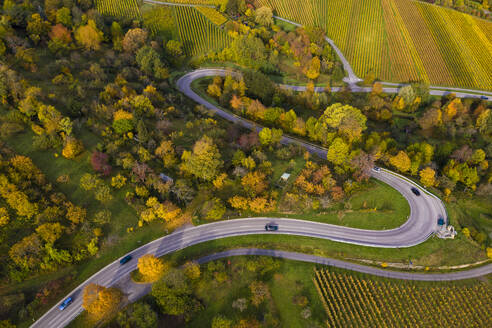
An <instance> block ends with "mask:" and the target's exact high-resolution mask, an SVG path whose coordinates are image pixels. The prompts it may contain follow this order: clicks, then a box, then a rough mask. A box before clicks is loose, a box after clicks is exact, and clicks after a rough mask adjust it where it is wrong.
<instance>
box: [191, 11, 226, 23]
mask: <svg viewBox="0 0 492 328" xmlns="http://www.w3.org/2000/svg"><path fill="white" fill-rule="evenodd" d="M196 9H197V10H198V11H199V12H200V13H202V14H203V15H204V16H205V17H207V18H208V19H209V20H210V21H211V22H212V23H213V24H215V25H219V26H220V25H222V24H224V23H225V22H227V18H226V17H225V16H224V15H222V14H221V13H219V12H218V11H217V10H215V9H214V8H210V7H196Z"/></svg>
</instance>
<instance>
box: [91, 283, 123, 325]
mask: <svg viewBox="0 0 492 328" xmlns="http://www.w3.org/2000/svg"><path fill="white" fill-rule="evenodd" d="M120 301H121V292H120V291H119V290H117V289H115V288H106V287H104V286H100V285H97V284H93V283H91V284H88V285H87V286H86V287H85V288H84V292H83V295H82V306H83V308H84V309H85V310H86V311H87V313H88V314H89V316H90V317H91V319H93V320H94V321H99V320H101V319H103V318H104V317H107V316H108V315H110V314H112V313H114V312H115V311H116V310H117V309H118V306H119V304H120Z"/></svg>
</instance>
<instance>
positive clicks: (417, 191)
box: [412, 187, 420, 196]
mask: <svg viewBox="0 0 492 328" xmlns="http://www.w3.org/2000/svg"><path fill="white" fill-rule="evenodd" d="M412 192H413V193H414V194H415V196H420V191H419V190H418V189H417V188H415V187H412Z"/></svg>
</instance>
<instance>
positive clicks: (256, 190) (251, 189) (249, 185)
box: [241, 171, 268, 196]
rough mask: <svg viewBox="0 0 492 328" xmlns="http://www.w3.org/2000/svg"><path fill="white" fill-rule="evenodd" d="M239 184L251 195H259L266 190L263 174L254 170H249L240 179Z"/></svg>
mask: <svg viewBox="0 0 492 328" xmlns="http://www.w3.org/2000/svg"><path fill="white" fill-rule="evenodd" d="M241 185H242V186H243V187H244V189H245V190H246V192H248V193H249V194H251V196H255V195H259V194H261V193H262V192H264V191H265V190H266V188H267V187H268V186H267V183H266V181H265V174H264V173H261V172H258V171H255V172H249V173H248V174H246V175H245V176H244V177H243V178H242V179H241Z"/></svg>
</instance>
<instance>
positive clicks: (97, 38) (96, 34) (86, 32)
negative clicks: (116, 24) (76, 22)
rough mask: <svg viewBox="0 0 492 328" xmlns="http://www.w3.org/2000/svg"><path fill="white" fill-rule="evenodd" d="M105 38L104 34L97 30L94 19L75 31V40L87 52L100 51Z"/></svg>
mask: <svg viewBox="0 0 492 328" xmlns="http://www.w3.org/2000/svg"><path fill="white" fill-rule="evenodd" d="M103 36H104V34H103V32H101V31H100V30H99V29H98V28H97V26H96V22H94V21H93V20H92V19H89V21H88V22H87V25H83V26H80V27H79V28H78V29H77V30H76V31H75V40H77V42H79V43H80V44H81V45H83V46H84V47H85V48H86V49H87V50H94V51H96V50H99V48H100V47H101V41H102V40H103Z"/></svg>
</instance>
